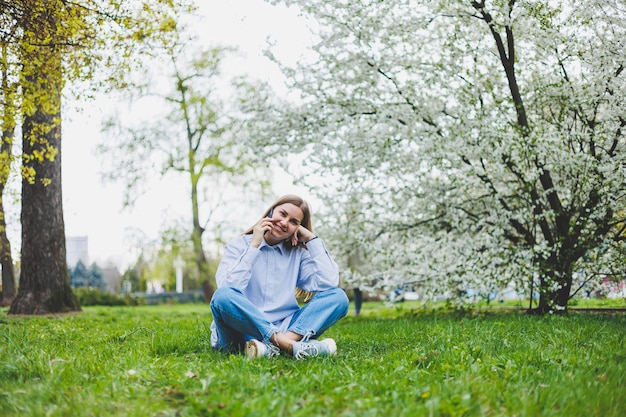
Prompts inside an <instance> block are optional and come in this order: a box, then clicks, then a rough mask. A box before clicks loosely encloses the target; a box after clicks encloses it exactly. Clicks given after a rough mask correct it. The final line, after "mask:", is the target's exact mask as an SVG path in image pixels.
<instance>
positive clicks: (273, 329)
mask: <svg viewBox="0 0 626 417" xmlns="http://www.w3.org/2000/svg"><path fill="white" fill-rule="evenodd" d="M274 333H278V327H276V326H274V325H273V324H272V325H271V326H270V328H269V330H268V331H267V332H266V333H265V334H264V335H263V342H264V343H271V344H274V342H272V339H271V338H272V336H274Z"/></svg>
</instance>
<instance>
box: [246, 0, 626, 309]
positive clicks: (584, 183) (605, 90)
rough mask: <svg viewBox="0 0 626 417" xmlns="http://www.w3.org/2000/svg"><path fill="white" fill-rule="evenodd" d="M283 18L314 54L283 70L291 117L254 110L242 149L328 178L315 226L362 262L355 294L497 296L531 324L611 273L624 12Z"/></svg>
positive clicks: (449, 5) (612, 7) (387, 10)
mask: <svg viewBox="0 0 626 417" xmlns="http://www.w3.org/2000/svg"><path fill="white" fill-rule="evenodd" d="M273 3H278V1H274V2H273ZM282 3H286V4H288V5H292V6H295V7H299V8H300V9H301V10H302V13H303V14H305V15H308V16H310V17H311V19H312V22H315V23H316V25H317V27H318V30H317V35H318V36H319V38H318V39H319V42H317V43H316V45H315V46H314V48H313V51H314V55H313V58H312V59H309V60H303V61H301V62H300V63H299V64H298V65H297V66H296V67H285V66H284V67H283V70H284V73H285V75H286V76H287V77H288V80H289V83H290V86H291V87H292V88H293V91H297V92H298V93H299V94H300V97H299V98H300V102H299V103H298V105H297V106H293V105H292V106H291V107H288V108H285V107H278V106H277V107H274V108H273V109H272V110H271V111H272V112H273V114H272V117H269V112H270V110H268V113H267V114H266V115H265V116H264V121H265V122H266V124H265V125H263V124H261V125H260V126H259V130H257V131H258V132H259V136H258V143H259V144H262V145H263V146H264V147H263V149H266V150H270V151H271V152H276V151H277V150H283V151H290V152H300V153H304V154H305V158H304V159H305V160H306V161H308V162H309V163H310V164H311V166H312V167H315V169H316V170H317V171H318V172H322V173H324V174H327V175H328V176H329V177H332V178H333V183H335V184H336V185H337V187H336V188H335V189H332V190H331V189H330V187H328V184H324V187H323V190H327V191H328V195H327V197H328V198H327V199H326V201H327V202H328V204H329V207H330V208H331V210H330V213H335V214H338V215H337V216H335V217H333V216H325V218H326V219H328V220H329V221H330V220H331V219H332V218H334V219H336V222H337V223H336V224H335V227H334V230H337V231H338V236H337V239H338V241H341V242H342V244H341V245H338V246H337V248H344V249H345V250H346V252H347V253H346V255H349V253H350V252H351V251H354V250H356V249H355V248H357V249H358V251H359V252H361V253H364V254H366V256H362V258H363V262H364V263H366V264H367V267H366V268H365V269H364V270H365V271H367V272H366V273H365V274H364V275H363V274H359V275H358V276H359V279H362V280H364V281H367V282H373V279H374V278H377V279H378V281H377V282H379V283H385V284H396V283H400V282H414V283H417V284H419V285H420V286H421V287H422V288H424V289H427V290H430V291H431V292H433V293H439V294H442V293H446V292H450V293H451V294H454V293H455V292H458V291H465V290H468V289H473V290H476V291H478V292H482V293H488V292H490V291H492V290H493V289H495V288H498V287H502V286H503V285H505V284H506V283H510V282H511V281H513V282H516V283H517V284H518V287H519V288H522V289H524V290H526V291H527V292H531V293H532V292H534V293H535V294H537V293H538V294H539V295H540V302H539V305H538V307H537V308H536V309H535V310H534V311H536V312H539V313H546V312H552V311H566V309H567V304H568V300H569V299H570V297H572V296H573V295H574V294H575V293H576V292H578V291H579V290H580V288H581V286H582V285H583V284H585V283H588V282H590V280H591V279H592V278H593V277H598V276H600V275H602V274H607V273H611V272H614V271H616V270H623V264H621V260H622V259H623V256H620V255H619V254H620V253H623V252H622V249H623V248H622V240H623V237H624V228H625V226H626V222H625V221H624V211H623V208H624V206H625V197H626V194H625V191H626V187H625V181H626V177H625V174H626V170H625V169H624V168H625V159H624V158H625V152H626V148H625V145H626V144H625V143H624V139H625V138H624V126H625V125H626V113H625V106H626V103H625V100H624V97H625V94H624V93H625V87H626V84H625V82H624V64H625V62H626V50H625V48H624V42H623V39H626V8H625V6H624V4H623V2H620V1H597V0H587V1H584V2H573V1H567V0H563V1H550V2H544V1H515V0H508V1H495V0H494V1H468V0H458V1H449V0H447V1H420V0H407V1H400V0H396V1H385V2H381V1H373V0H369V1H368V0H366V1H358V2H354V1H347V0H344V1H337V0H333V1H325V0H296V1H282ZM583 3H584V4H583ZM261 132H263V133H265V134H262V133H261ZM269 144H271V145H273V146H268V145H269ZM337 191H340V192H337ZM591 261H593V262H592V263H590V262H591ZM609 266H610V267H611V269H610V270H609V269H606V268H609ZM583 271H584V272H585V273H586V274H581V272H583ZM573 277H578V278H577V279H574V278H573Z"/></svg>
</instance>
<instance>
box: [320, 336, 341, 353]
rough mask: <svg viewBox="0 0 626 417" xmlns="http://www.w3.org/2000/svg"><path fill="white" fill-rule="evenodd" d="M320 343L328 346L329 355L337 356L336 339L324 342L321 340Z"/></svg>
mask: <svg viewBox="0 0 626 417" xmlns="http://www.w3.org/2000/svg"><path fill="white" fill-rule="evenodd" d="M320 342H323V343H325V344H326V346H328V352H329V355H331V356H332V355H336V354H337V343H336V342H335V339H331V338H328V339H324V340H320Z"/></svg>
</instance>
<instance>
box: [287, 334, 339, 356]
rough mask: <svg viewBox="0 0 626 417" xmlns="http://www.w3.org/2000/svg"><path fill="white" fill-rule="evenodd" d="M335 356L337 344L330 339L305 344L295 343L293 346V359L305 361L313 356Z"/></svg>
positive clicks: (313, 340) (312, 340) (310, 341)
mask: <svg viewBox="0 0 626 417" xmlns="http://www.w3.org/2000/svg"><path fill="white" fill-rule="evenodd" d="M336 354H337V343H335V341H334V340H333V339H331V338H327V339H322V340H315V339H311V340H309V341H307V342H295V343H294V344H293V357H294V358H296V359H306V358H308V357H314V356H330V355H336Z"/></svg>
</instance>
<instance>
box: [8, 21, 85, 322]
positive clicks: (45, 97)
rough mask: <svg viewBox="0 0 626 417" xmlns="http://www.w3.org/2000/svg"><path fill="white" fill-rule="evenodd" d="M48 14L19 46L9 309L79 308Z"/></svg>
mask: <svg viewBox="0 0 626 417" xmlns="http://www.w3.org/2000/svg"><path fill="white" fill-rule="evenodd" d="M45 13H47V12H46V11H44V12H43V14H44V15H45ZM50 15H52V13H50ZM50 15H47V16H45V17H47V19H39V20H37V23H38V25H39V26H41V27H37V28H34V30H33V32H30V33H25V42H24V45H23V48H22V50H23V55H22V65H23V67H22V71H23V72H22V78H21V83H22V91H23V98H24V118H23V126H22V155H23V157H22V159H23V163H22V170H23V171H22V172H23V177H22V258H21V259H22V262H21V264H22V266H21V271H20V285H19V288H18V293H17V297H16V298H15V300H14V301H13V304H12V305H11V308H10V309H9V314H48V313H60V312H69V311H80V305H79V303H78V300H77V298H76V297H75V295H74V294H73V293H72V289H71V287H70V282H69V275H68V270H67V260H66V249H65V224H64V221H63V198H62V187H61V93H62V89H63V72H62V67H61V58H62V56H61V50H60V48H58V47H56V46H55V45H53V44H49V43H48V44H46V42H50V41H49V39H48V35H49V34H53V33H54V31H55V30H56V23H57V22H56V20H55V19H54V18H51V17H50Z"/></svg>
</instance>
